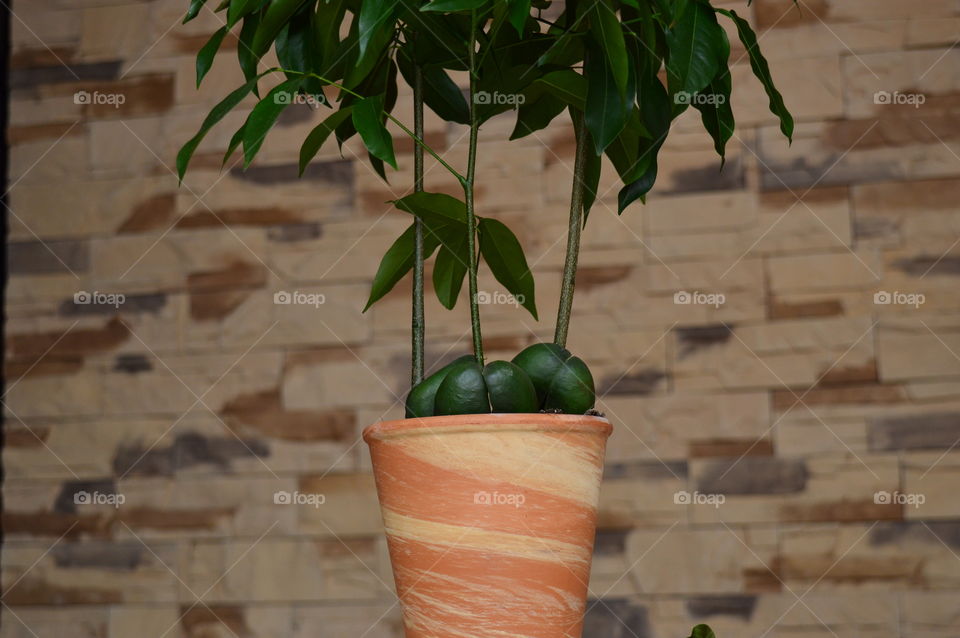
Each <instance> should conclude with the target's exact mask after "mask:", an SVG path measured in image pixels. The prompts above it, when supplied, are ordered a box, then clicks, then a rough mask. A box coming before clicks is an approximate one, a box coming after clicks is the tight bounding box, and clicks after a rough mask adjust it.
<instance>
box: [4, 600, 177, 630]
mask: <svg viewBox="0 0 960 638" xmlns="http://www.w3.org/2000/svg"><path fill="white" fill-rule="evenodd" d="M109 615H110V610H109V608H108V607H94V606H87V605H69V606H67V605H57V606H51V607H21V606H16V607H13V608H10V607H8V608H6V609H4V610H3V612H2V614H0V618H2V620H3V630H2V635H3V638H34V637H35V636H55V635H57V634H59V633H60V632H62V631H63V628H64V627H70V635H71V636H75V637H76V638H102V637H103V636H104V635H106V631H107V625H108V622H109V620H108V619H109ZM169 635H170V636H171V638H180V636H177V635H176V633H175V632H171V633H170V634H169Z"/></svg>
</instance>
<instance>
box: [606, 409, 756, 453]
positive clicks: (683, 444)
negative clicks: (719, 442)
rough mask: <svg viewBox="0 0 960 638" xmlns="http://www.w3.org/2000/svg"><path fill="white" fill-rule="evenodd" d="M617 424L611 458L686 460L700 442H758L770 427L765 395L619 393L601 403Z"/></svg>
mask: <svg viewBox="0 0 960 638" xmlns="http://www.w3.org/2000/svg"><path fill="white" fill-rule="evenodd" d="M599 406H600V407H599V409H600V410H602V411H603V412H605V413H606V415H607V418H608V419H610V421H611V422H612V423H613V425H614V430H613V434H612V435H611V437H610V441H609V443H608V446H607V460H608V462H620V461H631V460H638V459H644V460H649V459H657V458H661V459H680V458H686V456H687V454H688V451H689V445H690V443H691V442H692V441H695V440H710V439H736V440H745V441H751V442H752V441H754V440H756V439H757V438H759V437H761V436H763V434H764V432H765V431H766V429H767V428H768V427H769V404H768V401H767V398H766V396H765V395H764V394H762V393H742V394H731V395H668V396H663V397H653V396H652V397H643V398H641V397H618V396H613V395H608V396H607V397H605V398H604V399H603V400H602V401H601V402H600V403H599Z"/></svg>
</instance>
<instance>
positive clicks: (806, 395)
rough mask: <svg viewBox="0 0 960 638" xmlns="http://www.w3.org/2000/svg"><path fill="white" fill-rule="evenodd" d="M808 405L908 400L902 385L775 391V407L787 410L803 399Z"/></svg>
mask: <svg viewBox="0 0 960 638" xmlns="http://www.w3.org/2000/svg"><path fill="white" fill-rule="evenodd" d="M801 400H802V402H803V403H805V404H807V405H811V406H814V405H861V404H870V405H877V404H879V405H886V404H890V403H903V402H906V401H907V394H906V392H905V390H904V387H903V386H901V385H856V384H851V385H843V386H840V387H835V388H821V387H817V388H812V389H810V390H807V391H802V392H800V391H798V392H797V393H796V394H794V393H793V392H790V391H788V390H774V391H773V409H774V410H786V409H788V408H790V407H792V406H793V405H795V404H797V403H798V402H799V401H801Z"/></svg>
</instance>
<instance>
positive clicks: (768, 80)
mask: <svg viewBox="0 0 960 638" xmlns="http://www.w3.org/2000/svg"><path fill="white" fill-rule="evenodd" d="M717 11H718V12H720V13H722V14H723V15H725V16H727V17H729V18H730V19H731V20H733V22H734V24H736V26H737V34H738V35H739V36H740V41H741V42H743V46H744V47H746V49H747V54H748V55H749V56H750V67H751V68H752V69H753V74H754V75H756V76H757V78H758V79H759V80H760V83H761V84H763V89H764V90H765V91H766V92H767V98H768V99H769V100H770V111H771V112H772V113H773V114H774V115H776V116H777V117H778V118H779V119H780V131H782V132H783V134H784V135H785V136H786V137H787V139H788V140H790V142H791V143H792V142H793V116H792V115H790V111H789V110H787V106H786V105H785V104H784V103H783V96H782V95H780V91H778V90H777V87H776V86H775V85H774V83H773V77H772V76H771V75H770V65H768V64H767V60H766V58H764V57H763V54H762V53H761V52H760V45H759V43H758V42H757V34H756V33H754V32H753V29H751V28H750V23H749V22H747V21H746V20H744V19H743V18H741V17H740V16H738V15H737V12H736V11H728V10H726V9H717Z"/></svg>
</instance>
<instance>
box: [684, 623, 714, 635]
mask: <svg viewBox="0 0 960 638" xmlns="http://www.w3.org/2000/svg"><path fill="white" fill-rule="evenodd" d="M690 638H717V636H716V634H714V633H713V630H712V629H710V627H709V625H702V624H701V625H697V626H696V627H694V628H693V631H691V632H690Z"/></svg>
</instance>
